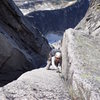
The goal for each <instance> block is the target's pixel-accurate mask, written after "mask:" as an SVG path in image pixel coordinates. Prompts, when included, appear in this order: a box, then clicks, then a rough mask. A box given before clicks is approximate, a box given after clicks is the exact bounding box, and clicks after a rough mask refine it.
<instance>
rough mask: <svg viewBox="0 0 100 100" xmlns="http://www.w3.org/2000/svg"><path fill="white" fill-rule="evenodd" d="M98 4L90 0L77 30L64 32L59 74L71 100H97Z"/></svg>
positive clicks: (99, 61) (99, 60)
mask: <svg viewBox="0 0 100 100" xmlns="http://www.w3.org/2000/svg"><path fill="white" fill-rule="evenodd" d="M99 47H100V1H99V0H91V2H90V7H89V10H88V12H87V14H86V16H85V17H84V19H83V20H82V21H81V22H80V23H79V24H78V25H77V26H76V28H75V29H74V30H73V29H69V30H66V32H65V34H64V37H63V47H62V57H63V58H62V60H63V61H62V62H63V63H62V67H63V70H62V74H63V76H64V79H65V80H67V81H66V82H68V83H69V84H70V85H69V86H70V87H69V89H70V90H71V92H70V95H71V93H73V94H75V95H74V96H73V95H71V96H72V97H73V98H79V100H82V98H83V100H94V99H95V100H99V99H100V73H99V72H100V48H99Z"/></svg>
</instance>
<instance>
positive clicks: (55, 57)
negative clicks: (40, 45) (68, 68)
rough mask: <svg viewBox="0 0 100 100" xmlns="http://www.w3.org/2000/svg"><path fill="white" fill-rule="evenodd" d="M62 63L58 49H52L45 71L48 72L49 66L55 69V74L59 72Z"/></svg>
mask: <svg viewBox="0 0 100 100" xmlns="http://www.w3.org/2000/svg"><path fill="white" fill-rule="evenodd" d="M61 63H62V56H61V51H60V50H58V49H53V50H51V52H50V53H49V58H48V63H47V66H46V69H47V70H49V69H50V66H51V65H52V67H54V68H57V72H60V70H59V66H61Z"/></svg>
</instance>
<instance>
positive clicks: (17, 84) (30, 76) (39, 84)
mask: <svg viewBox="0 0 100 100" xmlns="http://www.w3.org/2000/svg"><path fill="white" fill-rule="evenodd" d="M0 99H1V100H70V99H69V95H68V91H67V88H66V87H65V86H64V84H63V82H62V80H61V79H60V78H59V74H58V73H56V72H55V71H54V70H53V71H52V70H46V69H45V68H40V69H35V70H33V71H29V72H26V73H24V74H23V75H22V76H21V77H20V78H18V79H17V80H16V81H14V82H11V83H9V84H7V85H6V86H4V87H2V88H0Z"/></svg>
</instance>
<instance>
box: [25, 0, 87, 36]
mask: <svg viewBox="0 0 100 100" xmlns="http://www.w3.org/2000/svg"><path fill="white" fill-rule="evenodd" d="M88 6H89V1H88V0H80V1H78V2H76V3H75V4H73V5H71V6H68V7H66V8H63V9H58V10H51V11H49V10H46V11H36V12H32V13H29V14H28V15H26V18H27V19H28V20H29V21H30V22H31V23H32V24H33V25H35V26H36V27H37V28H38V29H39V30H40V31H41V32H42V33H43V34H47V33H50V32H51V33H57V34H58V33H60V34H61V33H63V32H64V31H65V30H66V29H67V28H74V27H75V26H76V25H77V24H78V23H79V21H80V20H81V19H82V18H83V17H84V15H85V13H86V11H87V9H88Z"/></svg>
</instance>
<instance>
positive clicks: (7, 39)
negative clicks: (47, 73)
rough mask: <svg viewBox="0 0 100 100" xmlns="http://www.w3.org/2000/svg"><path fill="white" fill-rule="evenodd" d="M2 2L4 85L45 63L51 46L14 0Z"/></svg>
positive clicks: (0, 78) (1, 77) (0, 41)
mask: <svg viewBox="0 0 100 100" xmlns="http://www.w3.org/2000/svg"><path fill="white" fill-rule="evenodd" d="M0 6H1V9H0V85H4V84H6V83H8V82H9V81H12V80H14V79H16V78H17V77H18V76H19V75H21V74H22V73H23V72H26V71H28V70H31V69H33V68H38V67H41V65H43V64H44V63H45V60H46V58H47V56H48V53H49V51H50V47H49V45H48V42H47V40H46V39H45V38H44V37H43V36H42V35H41V33H40V32H39V31H38V30H37V29H36V28H35V27H33V26H31V24H30V23H29V22H28V21H27V20H26V19H25V18H24V16H23V14H22V13H21V12H20V11H19V9H18V7H16V5H15V4H14V2H13V1H12V0H0Z"/></svg>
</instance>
